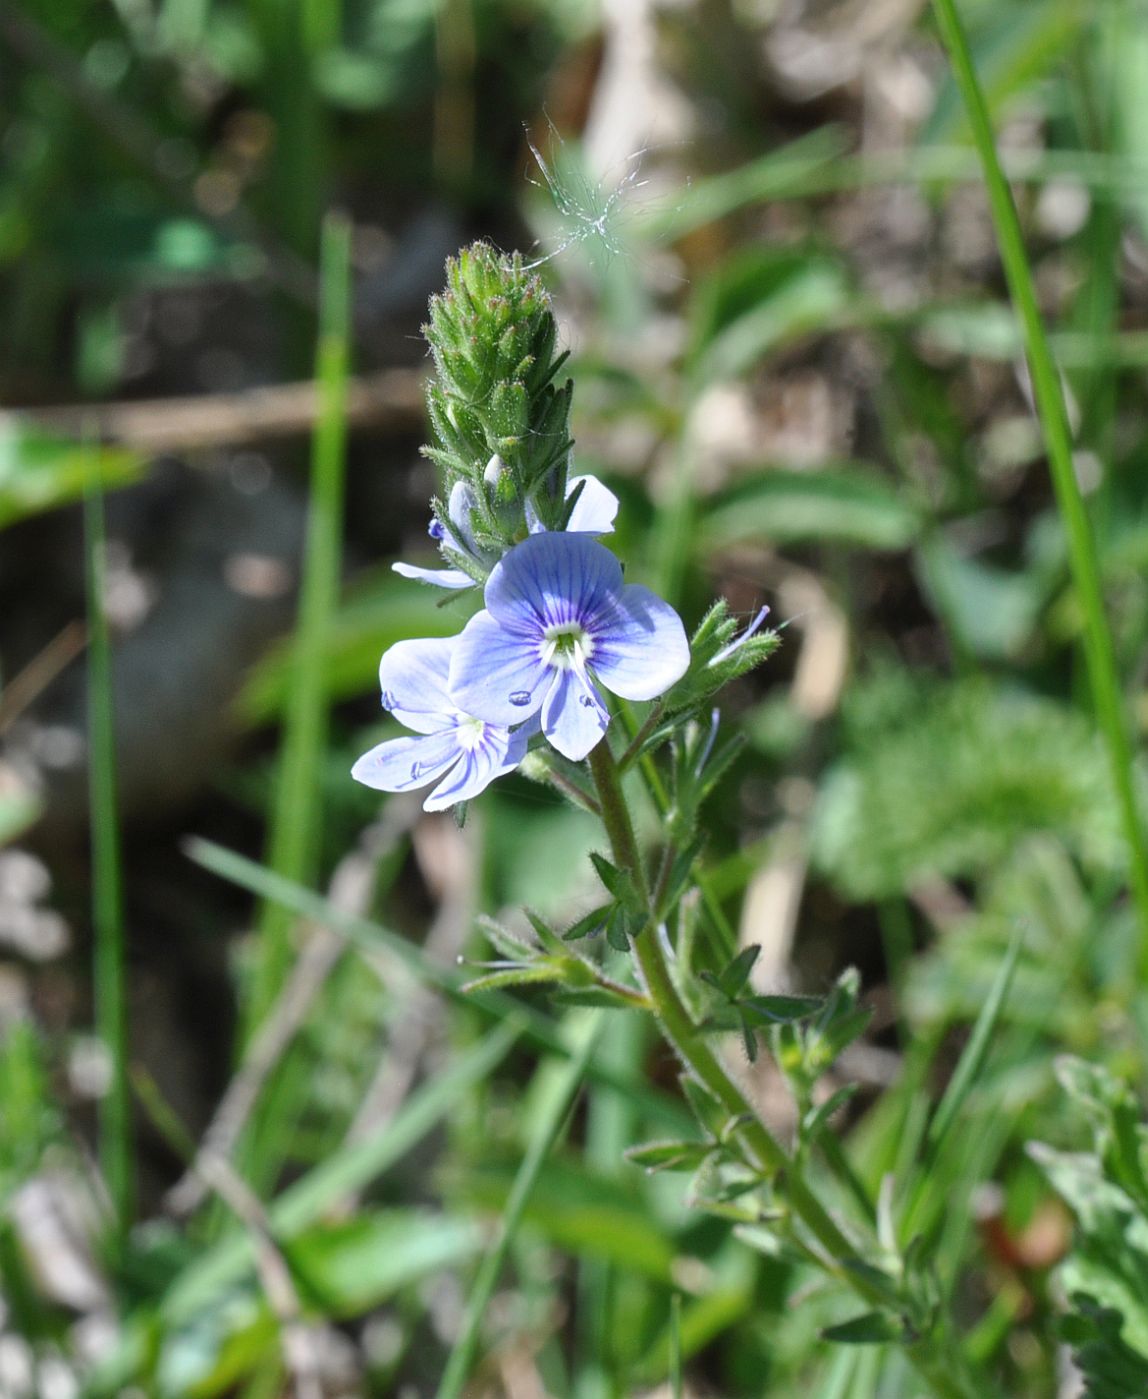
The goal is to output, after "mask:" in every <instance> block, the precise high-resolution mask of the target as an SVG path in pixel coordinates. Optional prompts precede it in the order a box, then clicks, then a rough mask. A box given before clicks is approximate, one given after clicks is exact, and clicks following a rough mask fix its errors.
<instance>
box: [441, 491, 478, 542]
mask: <svg viewBox="0 0 1148 1399" xmlns="http://www.w3.org/2000/svg"><path fill="white" fill-rule="evenodd" d="M477 503H478V502H477V501H476V500H475V498H474V492H473V491H472V490H471V488H470V487H469V486H468V485H467V483H466V482H465V481H456V482H455V483H454V485H453V486H452V487H451V488H450V499H449V500H448V501H447V503H446V513H447V515H448V516H449V517H450V522H451V524H452V525H453V526H454V527H455V529H456V530H457V531H458V537H459V539H461V540H462V542H463V543H464V544H465V545H466V549H467V552H468V553H470V554H477V553H478V545H477V544H476V542H475V538H474V531H473V530H472V529H471V527H470V517H471V515H472V514H473V513H474V507H475V505H476V504H477Z"/></svg>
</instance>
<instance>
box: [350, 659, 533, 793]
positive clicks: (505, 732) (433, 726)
mask: <svg viewBox="0 0 1148 1399" xmlns="http://www.w3.org/2000/svg"><path fill="white" fill-rule="evenodd" d="M458 639H459V638H457V637H446V638H443V639H434V640H427V641H399V642H397V643H396V644H395V645H394V646H392V647H391V648H390V650H389V651H387V652H386V654H385V655H384V656H383V659H382V662H381V663H380V665H379V683H380V685H381V686H382V689H383V708H384V709H389V710H390V712H391V713H392V714H393V715H394V717H395V718H396V719H397V720H398V721H399V723H400V724H402V725H404V726H405V727H406V728H408V729H413V730H414V733H415V735H416V736H415V737H404V738H392V739H389V740H388V741H387V742H386V743H380V744H378V745H377V747H375V748H372V749H371V750H370V752H369V753H364V754H363V756H362V757H361V758H360V759H359V761H358V762H357V763H356V764H355V766H354V767H353V768H352V769H351V776H352V777H353V778H355V780H356V781H358V782H362V783H363V784H364V785H365V786H367V787H374V788H375V789H376V790H378V791H380V792H408V791H414V790H415V789H416V788H419V787H425V786H427V785H428V783H431V782H438V786H437V787H436V788H435V789H434V791H433V792H432V793H431V794H430V796H429V797H427V799H426V801H425V802H423V809H424V810H425V811H444V810H445V809H446V808H447V807H449V806H454V805H455V803H456V802H463V801H468V800H469V799H470V798H471V797H476V796H478V794H479V792H481V791H482V790H483V789H484V788H485V787H488V786H489V785H490V783H491V782H493V781H494V779H495V778H496V777H502V776H503V775H504V774H505V773H508V772H511V771H513V769H514V768H516V767H517V766H518V764H519V763H520V762H521V761H522V759H523V756H524V755H525V753H526V745H527V743H528V741H529V739H530V737H531V734H533V733H537V731H538V725H537V724H529V723H527V724H523V725H522V726H521V727H520V728H517V729H515V730H514V731H513V732H511V730H510V729H509V727H506V726H502V725H499V724H491V723H487V722H485V721H484V720H482V719H476V718H474V717H473V716H472V715H471V714H469V713H467V712H466V711H464V710H461V709H459V708H458V707H457V706H456V705H455V703H454V701H453V700H452V699H451V697H450V694H449V692H448V690H447V677H448V675H449V672H450V662H451V655H452V653H453V651H454V648H455V645H456V643H457V641H458ZM523 717H526V716H522V715H516V716H515V718H516V719H522V718H523ZM440 778H441V779H442V780H441V781H439V779H440Z"/></svg>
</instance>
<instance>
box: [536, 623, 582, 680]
mask: <svg viewBox="0 0 1148 1399" xmlns="http://www.w3.org/2000/svg"><path fill="white" fill-rule="evenodd" d="M593 654H594V638H593V637H592V636H591V635H590V633H589V632H588V631H587V630H586V628H585V627H583V625H582V624H581V622H560V623H558V624H556V625H555V626H551V627H547V628H546V630H545V631H544V632H543V633H542V649H541V652H540V655H541V659H542V663H543V665H546V666H549V667H550V668H551V669H552V670H572V669H573V670H581V668H582V667H583V666H584V665H585V664H586V662H587V661H588V660H589V659H590V657H591V656H592V655H593Z"/></svg>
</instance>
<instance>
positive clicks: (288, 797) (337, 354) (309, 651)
mask: <svg viewBox="0 0 1148 1399" xmlns="http://www.w3.org/2000/svg"><path fill="white" fill-rule="evenodd" d="M350 250H351V228H350V224H349V223H348V222H347V221H346V220H345V219H343V218H342V217H340V216H337V215H332V216H331V217H330V218H329V219H328V220H327V223H326V225H325V227H324V232H323V248H322V265H321V268H320V308H319V343H318V351H317V355H316V366H315V377H316V382H317V388H318V397H319V410H318V417H317V420H316V425H315V436H314V440H313V443H312V460H311V496H310V507H309V514H308V521H307V546H306V555H305V559H304V565H303V579H302V585H301V592H300V598H299V623H298V630H297V632H296V638H295V648H294V677H293V683H292V685H291V690H290V694H289V697H288V702H287V709H286V715H285V721H284V731H283V745H282V749H281V755H280V760H279V773H278V779H277V782H276V787H275V798H274V808H273V811H272V817H271V830H270V834H269V837H268V864H269V865H270V866H271V868H272V869H273V870H275V872H276V873H277V874H281V875H283V876H284V877H286V878H288V879H295V880H298V881H299V882H300V883H303V884H309V883H311V882H313V880H314V878H315V876H316V874H317V872H318V852H319V847H320V843H321V842H320V839H319V835H320V832H321V830H322V811H321V807H320V791H319V781H318V773H319V771H320V768H321V765H322V759H323V752H324V748H325V745H326V738H327V697H326V687H325V685H324V666H323V649H324V644H325V641H326V637H327V632H328V630H329V628H330V625H331V619H332V617H333V616H334V612H335V606H336V603H337V601H338V593H339V576H340V567H341V552H342V549H341V546H342V535H343V467H344V458H345V449H346V434H347V413H346V407H347V377H348V369H349V359H350V355H349V347H348V333H349V324H350V255H351V251H350ZM291 924H292V918H291V915H290V912H289V911H288V910H287V909H285V908H284V907H283V906H282V905H281V904H278V903H266V904H264V906H263V910H262V915H261V918H260V925H259V944H260V950H259V955H258V959H257V962H256V967H255V972H254V975H253V978H252V985H251V994H250V999H249V1003H248V1007H247V1031H248V1034H250V1031H251V1030H252V1029H253V1028H254V1027H255V1026H256V1025H258V1024H259V1022H260V1021H261V1020H262V1018H263V1017H264V1015H265V1014H266V1013H267V1010H268V1008H269V1007H270V1006H271V1004H272V1002H273V1001H274V1000H275V997H276V996H277V995H278V993H279V991H280V990H281V989H282V986H283V982H284V979H285V977H286V974H287V969H288V967H289V966H290V962H291V942H290V937H291Z"/></svg>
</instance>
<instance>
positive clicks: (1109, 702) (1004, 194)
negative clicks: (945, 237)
mask: <svg viewBox="0 0 1148 1399" xmlns="http://www.w3.org/2000/svg"><path fill="white" fill-rule="evenodd" d="M934 8H935V13H936V16H937V26H938V28H939V29H940V31H941V37H942V39H943V40H944V43H945V46H946V48H947V49H948V51H949V58H950V60H951V62H952V65H953V72H954V75H955V77H956V80H957V86H958V87H959V89H960V92H961V98H962V100H963V102H964V104H965V109H966V112H967V114H968V118H969V125H970V127H971V128H972V133H973V141H974V144H975V145H976V148H977V152H978V154H979V156H980V159H981V164H982V166H983V167H984V173H985V184H986V186H987V188H988V196H989V203H990V206H991V208H992V216H993V223H994V225H995V227H996V234H997V242H998V244H999V246H1000V253H1001V260H1002V262H1003V263H1004V269H1005V274H1006V276H1007V278H1008V284H1009V291H1010V292H1011V294H1012V300H1013V304H1014V306H1015V307H1016V310H1017V314H1018V316H1019V318H1020V322H1021V329H1022V332H1023V335H1024V343H1025V352H1026V354H1027V357H1028V364H1029V370H1030V372H1031V375H1032V387H1033V395H1034V397H1035V400H1036V407H1037V413H1038V415H1039V418H1040V423H1041V427H1042V429H1043V432H1044V440H1045V447H1046V449H1047V452H1048V462H1049V470H1050V472H1051V475H1052V482H1053V487H1054V489H1055V492H1056V502H1057V507H1058V509H1059V511H1060V516H1061V519H1062V521H1063V523H1064V529H1065V533H1066V535H1067V536H1068V551H1069V559H1070V562H1071V566H1072V578H1073V582H1074V584H1075V586H1076V591H1077V595H1078V596H1079V599H1080V605H1081V608H1082V610H1083V613H1084V651H1085V659H1086V661H1087V665H1088V679H1089V685H1090V687H1091V690H1092V701H1093V705H1094V706H1095V709H1096V717H1097V720H1098V722H1099V724H1100V728H1101V731H1102V732H1103V734H1104V740H1105V744H1106V745H1107V748H1108V758H1109V762H1110V764H1111V767H1112V779H1113V784H1114V787H1115V790H1116V796H1117V801H1118V803H1119V806H1120V815H1121V820H1122V823H1123V826H1124V834H1125V838H1126V840H1127V842H1128V855H1129V860H1130V865H1131V882H1132V892H1133V897H1134V899H1135V901H1136V908H1137V912H1138V915H1139V921H1140V953H1139V956H1140V973H1141V979H1143V977H1145V976H1148V846H1146V845H1145V839H1144V827H1143V822H1142V820H1141V816H1140V811H1139V809H1138V807H1137V805H1136V793H1135V789H1134V786H1133V772H1132V747H1131V743H1130V741H1129V737H1128V728H1127V720H1126V717H1125V712H1124V701H1123V696H1122V694H1121V687H1120V676H1119V672H1118V670H1117V666H1116V653H1115V650H1114V649H1113V645H1112V635H1111V632H1110V630H1109V627H1108V620H1107V617H1106V615H1105V611H1104V597H1103V593H1102V591H1101V585H1100V569H1099V566H1098V563H1097V558H1096V543H1095V540H1094V539H1093V535H1092V526H1091V523H1090V521H1089V518H1088V512H1087V510H1086V509H1085V506H1084V498H1083V496H1082V495H1081V493H1080V486H1079V484H1078V482H1077V480H1076V473H1075V471H1074V469H1073V462H1072V438H1071V433H1070V431H1069V425H1068V413H1067V410H1066V408H1065V403H1064V390H1063V388H1062V385H1061V381H1060V375H1059V373H1058V372H1057V368H1056V365H1055V363H1054V362H1053V358H1052V352H1051V350H1050V349H1049V343H1048V337H1047V335H1046V333H1045V329H1044V324H1043V322H1042V320H1041V316H1040V310H1039V308H1038V306H1037V300H1036V290H1035V287H1034V284H1033V276H1032V268H1031V267H1030V266H1029V261H1028V255H1027V253H1026V252H1025V246H1024V238H1023V236H1022V234H1021V227H1020V220H1019V219H1018V217H1017V212H1016V206H1015V204H1014V203H1013V198H1012V192H1011V190H1010V189H1009V186H1008V182H1007V180H1006V179H1005V175H1004V171H1003V170H1002V168H1001V163H1000V159H999V157H998V155H997V150H996V143H995V141H994V138H993V129H992V122H991V120H990V118H989V112H988V106H987V104H986V102H985V97H984V92H983V90H982V88H981V85H980V82H979V80H978V78H977V73H976V69H975V67H974V66H973V60H972V54H971V53H970V51H969V44H968V39H967V37H966V35H965V30H964V26H963V24H962V23H961V19H960V16H959V15H958V14H957V6H956V0H934Z"/></svg>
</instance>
